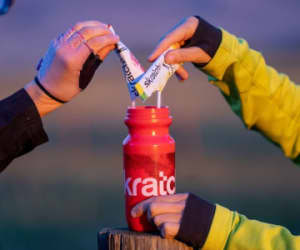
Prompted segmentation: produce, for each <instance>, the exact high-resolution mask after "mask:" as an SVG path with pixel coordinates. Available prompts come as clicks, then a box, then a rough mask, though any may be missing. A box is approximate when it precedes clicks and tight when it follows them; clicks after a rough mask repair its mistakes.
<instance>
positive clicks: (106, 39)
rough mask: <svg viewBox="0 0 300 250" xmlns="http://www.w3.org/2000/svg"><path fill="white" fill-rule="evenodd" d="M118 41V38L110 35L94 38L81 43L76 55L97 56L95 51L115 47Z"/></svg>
mask: <svg viewBox="0 0 300 250" xmlns="http://www.w3.org/2000/svg"><path fill="white" fill-rule="evenodd" d="M119 40H120V39H119V37H118V36H116V35H112V34H109V35H104V36H98V37H94V38H92V39H90V40H88V41H86V42H81V45H80V46H79V47H78V53H80V54H81V53H82V55H83V54H85V56H86V57H88V56H89V54H90V53H94V54H97V51H100V50H101V49H103V48H105V47H106V46H109V45H115V44H116V43H117V42H118V41H119Z"/></svg>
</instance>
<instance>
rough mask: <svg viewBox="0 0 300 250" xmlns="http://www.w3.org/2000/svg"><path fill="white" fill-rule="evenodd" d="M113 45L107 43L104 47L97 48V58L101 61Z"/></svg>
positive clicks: (113, 47)
mask: <svg viewBox="0 0 300 250" xmlns="http://www.w3.org/2000/svg"><path fill="white" fill-rule="evenodd" d="M115 47H116V46H115V45H108V46H106V47H105V48H103V49H101V50H99V51H98V52H97V55H98V56H99V58H100V59H101V60H102V61H103V60H104V59H105V57H106V56H107V55H108V54H109V53H110V52H111V51H112V50H114V49H115Z"/></svg>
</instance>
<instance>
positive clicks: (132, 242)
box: [98, 228, 193, 250]
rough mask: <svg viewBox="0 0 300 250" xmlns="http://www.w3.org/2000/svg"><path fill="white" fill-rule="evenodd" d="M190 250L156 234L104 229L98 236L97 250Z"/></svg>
mask: <svg viewBox="0 0 300 250" xmlns="http://www.w3.org/2000/svg"><path fill="white" fill-rule="evenodd" d="M165 249H166V250H192V249H193V248H192V247H189V246H187V245H185V244H184V243H182V242H180V241H177V240H170V239H163V238H162V237H161V236H160V235H158V234H150V233H137V232H133V231H129V230H128V229H119V228H118V229H113V228H105V229H103V230H101V232H99V234H98V250H165Z"/></svg>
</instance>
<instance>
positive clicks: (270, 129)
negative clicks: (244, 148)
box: [149, 17, 300, 164]
mask: <svg viewBox="0 0 300 250" xmlns="http://www.w3.org/2000/svg"><path fill="white" fill-rule="evenodd" d="M197 19H198V20H197ZM220 34H221V35H220ZM175 42H180V43H181V44H184V46H183V48H181V49H178V50H174V51H171V52H169V53H168V54H167V55H166V57H165V60H166V62H167V63H170V64H172V63H182V62H193V63H194V65H196V66H197V67H198V68H199V69H200V70H202V71H203V72H205V73H206V74H208V75H209V80H210V82H211V83H212V84H214V85H215V86H217V87H218V88H219V89H220V90H221V92H222V94H223V95H224V97H225V99H226V101H227V102H228V104H229V105H230V106H231V108H232V110H233V111H234V112H235V113H236V114H237V115H238V116H239V117H240V118H241V119H242V121H243V122H244V124H245V125H246V127H247V128H248V129H253V130H258V131H259V132H261V133H262V134H263V135H264V136H265V137H266V138H268V139H269V140H270V141H272V142H273V143H274V144H276V145H279V146H280V147H281V148H282V150H283V151H284V153H285V155H286V156H287V157H289V158H291V159H292V160H293V161H294V162H296V163H297V164H300V139H299V135H300V123H299V122H298V119H299V117H300V87H299V86H296V85H295V84H294V83H293V82H291V81H290V80H289V78H288V77H287V76H286V75H283V74H279V73H278V72H276V70H274V69H273V68H272V67H269V66H267V65H266V63H265V61H264V58H263V56H262V55H261V54H260V53H258V52H257V51H254V50H252V49H250V48H249V46H248V44H247V42H246V41H245V40H242V39H239V38H236V37H235V36H233V35H231V34H229V33H228V32H226V31H225V30H220V29H218V28H216V27H214V26H212V25H211V24H209V23H207V22H206V21H204V20H203V19H201V18H199V17H197V18H195V17H191V18H188V19H184V20H183V21H182V22H181V23H180V24H179V25H177V26H175V28H174V29H172V30H171V32H169V33H168V34H167V35H166V36H165V37H163V39H162V42H160V44H159V45H158V46H157V48H156V49H155V50H154V52H153V53H152V55H151V56H150V57H149V59H150V60H151V61H152V60H154V59H155V58H157V56H159V55H160V54H161V53H162V52H163V51H164V50H165V49H166V48H168V46H170V44H173V43H175ZM178 74H180V75H181V78H182V79H187V72H186V71H184V70H183V69H180V71H179V72H178Z"/></svg>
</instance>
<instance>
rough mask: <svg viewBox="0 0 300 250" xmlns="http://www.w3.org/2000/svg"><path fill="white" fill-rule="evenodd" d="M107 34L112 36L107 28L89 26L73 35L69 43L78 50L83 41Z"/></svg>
mask: <svg viewBox="0 0 300 250" xmlns="http://www.w3.org/2000/svg"><path fill="white" fill-rule="evenodd" d="M107 34H111V31H110V30H109V29H108V28H107V27H104V26H101V25H98V26H93V27H90V26H88V27H85V28H82V29H80V30H79V31H77V32H75V33H73V35H72V36H71V37H70V38H69V39H68V43H70V44H71V45H73V47H75V48H76V47H77V46H78V45H79V44H80V43H81V42H83V41H88V40H90V39H92V38H94V37H97V36H103V35H107Z"/></svg>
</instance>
